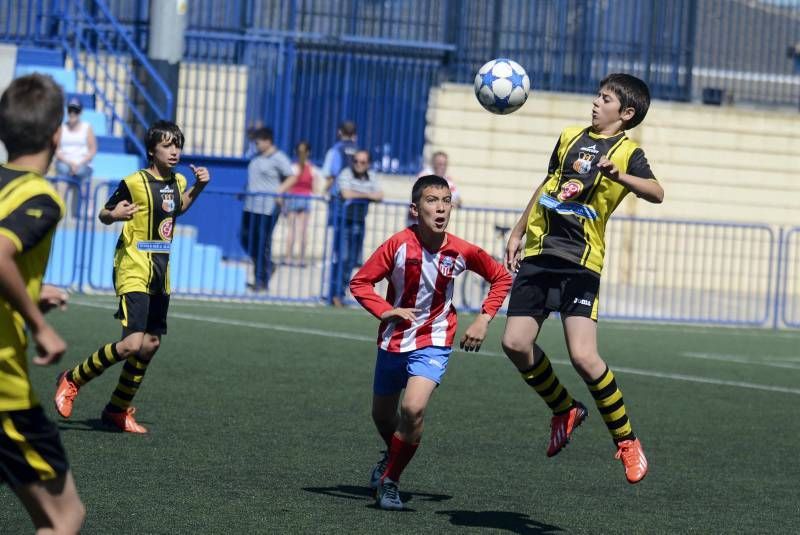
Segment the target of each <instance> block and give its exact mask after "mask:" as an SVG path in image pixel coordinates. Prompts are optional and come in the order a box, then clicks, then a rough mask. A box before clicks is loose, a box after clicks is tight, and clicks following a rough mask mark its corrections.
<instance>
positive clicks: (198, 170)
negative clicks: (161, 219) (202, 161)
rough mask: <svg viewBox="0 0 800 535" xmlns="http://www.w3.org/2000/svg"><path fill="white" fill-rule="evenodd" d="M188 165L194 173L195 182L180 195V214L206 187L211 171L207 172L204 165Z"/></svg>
mask: <svg viewBox="0 0 800 535" xmlns="http://www.w3.org/2000/svg"><path fill="white" fill-rule="evenodd" d="M189 167H191V169H192V173H194V178H195V182H194V185H193V186H192V187H191V188H189V189H187V190H186V191H184V192H183V195H182V196H181V214H183V213H185V212H186V210H188V209H189V207H190V206H191V205H192V203H194V200H195V199H196V198H197V197H198V195H200V193H201V192H202V191H203V188H205V187H206V185H207V184H208V181H209V180H211V173H209V172H208V169H207V168H206V167H195V166H194V165H189Z"/></svg>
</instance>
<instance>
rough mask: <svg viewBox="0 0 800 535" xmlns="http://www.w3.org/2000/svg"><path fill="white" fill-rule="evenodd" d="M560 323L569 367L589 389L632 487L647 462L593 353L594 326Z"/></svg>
mask: <svg viewBox="0 0 800 535" xmlns="http://www.w3.org/2000/svg"><path fill="white" fill-rule="evenodd" d="M563 323H564V336H565V338H566V341H567V349H568V350H569V355H570V359H571V360H572V364H573V366H574V367H575V369H576V370H577V371H578V373H579V374H580V375H581V377H583V380H584V381H585V382H586V385H587V386H588V387H589V391H590V392H591V394H592V397H593V398H594V400H595V404H596V405H597V408H598V410H599V411H600V414H601V415H602V416H603V421H604V422H605V424H606V427H608V431H609V433H611V437H612V438H613V439H614V442H615V443H616V444H617V449H618V451H617V458H621V459H622V462H623V464H624V465H625V475H626V477H627V478H628V481H630V482H631V483H636V482H638V481H640V480H641V479H642V478H644V476H645V475H646V474H647V459H646V458H645V456H644V452H643V451H642V447H641V443H640V442H639V440H638V439H637V438H636V436H635V435H634V434H633V429H632V427H631V423H630V420H629V418H628V414H627V410H626V408H625V403H624V401H623V398H622V391H621V390H620V389H619V387H618V386H617V381H616V379H615V377H614V373H613V372H612V371H611V370H610V369H609V368H608V366H607V365H606V363H605V362H604V361H603V359H602V358H600V354H599V353H598V351H597V323H596V322H595V321H594V320H592V319H591V318H586V317H582V316H567V317H565V318H564V320H563Z"/></svg>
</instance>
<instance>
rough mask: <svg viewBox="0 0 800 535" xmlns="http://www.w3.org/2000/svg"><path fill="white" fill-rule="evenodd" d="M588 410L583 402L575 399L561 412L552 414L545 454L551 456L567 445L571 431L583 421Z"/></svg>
mask: <svg viewBox="0 0 800 535" xmlns="http://www.w3.org/2000/svg"><path fill="white" fill-rule="evenodd" d="M588 414H589V411H587V410H586V407H584V405H583V403H581V402H580V401H576V402H575V403H574V404H573V405H572V407H570V409H569V410H568V411H567V412H565V413H562V414H554V415H553V419H552V420H550V444H548V446H547V456H548V457H552V456H553V455H555V454H556V453H558V452H559V451H561V450H562V449H564V446H566V445H567V443H568V442H569V439H570V437H571V436H572V432H573V431H575V428H576V427H578V426H579V425H581V424H582V423H583V421H584V420H585V419H586V416H587V415H588Z"/></svg>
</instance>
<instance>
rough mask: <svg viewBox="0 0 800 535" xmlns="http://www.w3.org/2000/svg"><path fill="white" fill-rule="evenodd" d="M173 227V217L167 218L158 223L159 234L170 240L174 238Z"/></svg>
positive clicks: (162, 237)
mask: <svg viewBox="0 0 800 535" xmlns="http://www.w3.org/2000/svg"><path fill="white" fill-rule="evenodd" d="M172 227H173V221H172V218H171V217H168V218H166V219H165V220H164V221H162V222H161V224H160V225H158V235H159V236H161V239H162V240H167V241H169V240H171V239H172Z"/></svg>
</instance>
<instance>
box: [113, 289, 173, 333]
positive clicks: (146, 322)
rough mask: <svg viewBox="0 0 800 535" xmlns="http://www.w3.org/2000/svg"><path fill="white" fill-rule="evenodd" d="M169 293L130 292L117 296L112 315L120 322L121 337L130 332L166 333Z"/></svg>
mask: <svg viewBox="0 0 800 535" xmlns="http://www.w3.org/2000/svg"><path fill="white" fill-rule="evenodd" d="M168 310H169V295H164V294H155V295H150V294H147V293H144V292H130V293H126V294H123V295H121V296H119V308H118V309H117V312H116V314H114V317H115V318H117V319H118V320H120V321H121V322H122V337H123V338H125V337H126V336H128V335H129V334H131V333H147V334H157V335H162V334H167V311H168Z"/></svg>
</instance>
